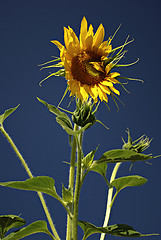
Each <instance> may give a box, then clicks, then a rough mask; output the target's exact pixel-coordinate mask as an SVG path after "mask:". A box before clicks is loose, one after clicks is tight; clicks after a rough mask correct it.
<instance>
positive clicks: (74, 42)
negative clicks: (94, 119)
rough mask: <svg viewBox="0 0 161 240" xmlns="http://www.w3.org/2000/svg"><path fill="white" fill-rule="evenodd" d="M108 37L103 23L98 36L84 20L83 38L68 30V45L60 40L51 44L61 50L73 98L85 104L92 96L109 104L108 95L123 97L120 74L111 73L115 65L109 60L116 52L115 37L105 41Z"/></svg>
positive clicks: (81, 29) (61, 63)
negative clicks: (119, 89)
mask: <svg viewBox="0 0 161 240" xmlns="http://www.w3.org/2000/svg"><path fill="white" fill-rule="evenodd" d="M104 34H105V30H104V27H103V25H102V24H100V26H99V27H98V29H97V31H96V33H95V34H94V32H93V26H92V25H90V26H89V28H88V24H87V20H86V18H85V17H83V19H82V22H81V28H80V36H79V39H78V37H77V36H76V34H75V32H74V31H73V29H72V28H71V27H68V28H66V27H64V43H65V46H63V45H62V44H61V43H60V42H59V41H56V40H53V41H51V42H52V43H54V44H55V45H56V46H57V47H58V48H59V50H60V59H61V62H60V63H59V66H60V65H62V66H63V67H64V69H65V78H66V79H67V84H68V89H69V91H70V96H76V97H77V98H78V99H81V101H87V100H88V97H89V96H91V97H92V98H93V100H94V102H97V101H98V98H99V99H100V100H101V101H105V102H108V97H107V95H112V96H113V94H117V95H120V92H119V91H118V90H117V89H116V88H115V87H114V84H117V83H119V81H118V80H117V79H116V78H117V77H118V76H120V74H119V73H117V72H111V69H112V68H113V64H112V61H109V59H110V58H108V55H109V54H110V53H111V52H112V46H111V38H109V39H108V40H107V41H104V42H103V39H104Z"/></svg>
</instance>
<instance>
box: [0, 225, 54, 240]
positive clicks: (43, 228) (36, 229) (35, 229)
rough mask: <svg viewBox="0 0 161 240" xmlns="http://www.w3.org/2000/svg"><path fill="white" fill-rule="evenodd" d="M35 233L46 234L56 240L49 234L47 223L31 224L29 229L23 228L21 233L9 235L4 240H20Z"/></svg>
mask: <svg viewBox="0 0 161 240" xmlns="http://www.w3.org/2000/svg"><path fill="white" fill-rule="evenodd" d="M35 233H46V234H48V235H49V236H50V237H51V238H52V239H53V240H55V238H54V237H53V235H52V234H51V233H50V232H49V230H48V228H47V224H46V222H45V221H36V222H34V223H31V224H30V225H28V226H27V227H24V228H21V229H20V230H19V231H17V232H13V233H11V234H9V235H7V236H6V237H5V238H3V240H19V239H22V238H24V237H27V236H30V235H32V234H35Z"/></svg>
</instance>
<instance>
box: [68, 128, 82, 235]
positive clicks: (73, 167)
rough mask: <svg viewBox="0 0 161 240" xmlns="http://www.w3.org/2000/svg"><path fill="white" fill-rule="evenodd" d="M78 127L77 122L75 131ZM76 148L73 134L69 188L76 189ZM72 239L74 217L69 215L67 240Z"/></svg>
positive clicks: (71, 207)
mask: <svg viewBox="0 0 161 240" xmlns="http://www.w3.org/2000/svg"><path fill="white" fill-rule="evenodd" d="M78 128H79V127H78V126H77V125H76V124H75V125H74V131H77V130H78ZM76 150H77V144H76V138H75V136H73V142H72V150H71V160H70V171H69V186H68V187H69V188H72V189H74V176H75V160H76ZM69 210H70V211H71V212H73V204H72V205H71V206H70V207H69ZM71 239H72V219H71V218H70V216H69V215H68V216H67V234H66V240H71Z"/></svg>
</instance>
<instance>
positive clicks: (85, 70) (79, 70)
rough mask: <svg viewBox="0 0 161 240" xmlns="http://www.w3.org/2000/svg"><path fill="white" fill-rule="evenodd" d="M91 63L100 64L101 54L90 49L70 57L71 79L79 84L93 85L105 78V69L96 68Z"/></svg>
mask: <svg viewBox="0 0 161 240" xmlns="http://www.w3.org/2000/svg"><path fill="white" fill-rule="evenodd" d="M93 63H98V64H101V63H102V61H101V55H98V54H96V53H93V52H91V51H82V52H81V53H79V54H78V55H77V56H75V57H74V58H73V59H72V65H71V73H72V76H73V79H75V80H77V81H79V82H80V83H81V84H83V85H84V84H87V85H90V86H94V85H95V84H98V83H100V82H102V81H103V80H104V78H105V75H106V73H105V71H104V70H103V69H102V71H99V70H97V69H96V68H95V67H94V65H93Z"/></svg>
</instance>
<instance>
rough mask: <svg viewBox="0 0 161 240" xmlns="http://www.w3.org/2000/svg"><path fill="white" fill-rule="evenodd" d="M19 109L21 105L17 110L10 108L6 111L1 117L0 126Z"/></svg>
mask: <svg viewBox="0 0 161 240" xmlns="http://www.w3.org/2000/svg"><path fill="white" fill-rule="evenodd" d="M18 107H19V105H18V106H17V107H15V108H10V109H8V110H6V111H5V112H4V113H3V114H2V115H0V125H3V122H4V120H5V119H6V118H7V117H8V116H9V115H10V114H11V113H13V112H14V111H15V110H16V109H17V108H18Z"/></svg>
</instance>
